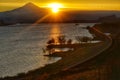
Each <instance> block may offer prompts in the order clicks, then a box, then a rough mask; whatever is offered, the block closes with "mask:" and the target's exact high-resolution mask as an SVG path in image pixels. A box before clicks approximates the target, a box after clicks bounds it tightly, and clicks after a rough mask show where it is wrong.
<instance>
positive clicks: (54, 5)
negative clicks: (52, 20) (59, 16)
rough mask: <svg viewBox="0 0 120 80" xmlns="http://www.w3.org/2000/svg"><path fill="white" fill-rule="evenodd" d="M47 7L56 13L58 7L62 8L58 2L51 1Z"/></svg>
mask: <svg viewBox="0 0 120 80" xmlns="http://www.w3.org/2000/svg"><path fill="white" fill-rule="evenodd" d="M48 7H50V8H51V9H52V12H53V13H58V12H59V9H60V8H62V7H63V6H62V4H60V3H51V4H49V5H48Z"/></svg>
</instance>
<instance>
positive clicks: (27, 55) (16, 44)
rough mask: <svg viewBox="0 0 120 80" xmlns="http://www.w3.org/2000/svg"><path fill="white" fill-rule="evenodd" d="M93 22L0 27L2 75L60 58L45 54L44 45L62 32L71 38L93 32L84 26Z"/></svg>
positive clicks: (23, 70) (0, 67) (16, 72)
mask: <svg viewBox="0 0 120 80" xmlns="http://www.w3.org/2000/svg"><path fill="white" fill-rule="evenodd" d="M93 25H94V24H93V23H79V25H75V23H58V24H57V23H56V24H39V25H32V24H16V25H9V26H1V27H0V77H5V76H15V75H17V74H18V73H22V72H24V73H26V72H28V71H30V70H34V69H37V68H40V67H44V66H45V65H46V64H51V63H54V62H56V61H58V60H60V59H61V58H60V57H45V56H43V55H44V54H45V53H43V52H42V48H43V47H45V46H46V42H47V41H48V40H49V39H50V38H52V37H57V36H59V35H65V36H66V38H67V39H73V40H74V41H73V42H76V41H75V36H90V37H92V36H91V34H90V33H89V32H88V31H87V30H86V29H84V28H85V27H86V26H93Z"/></svg>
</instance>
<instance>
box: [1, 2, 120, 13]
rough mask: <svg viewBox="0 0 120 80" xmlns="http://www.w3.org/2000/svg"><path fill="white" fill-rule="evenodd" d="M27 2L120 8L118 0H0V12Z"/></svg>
mask: <svg viewBox="0 0 120 80" xmlns="http://www.w3.org/2000/svg"><path fill="white" fill-rule="evenodd" d="M28 2H32V3H34V4H36V5H38V6H39V7H45V6H47V5H48V4H50V3H54V2H57V3H61V4H62V5H63V6H64V7H65V8H71V9H78V10H120V0H0V12H2V11H7V10H12V9H15V8H17V7H20V6H23V5H25V4H26V3H28Z"/></svg>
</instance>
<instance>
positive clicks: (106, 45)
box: [13, 31, 112, 79]
mask: <svg viewBox="0 0 120 80" xmlns="http://www.w3.org/2000/svg"><path fill="white" fill-rule="evenodd" d="M96 32H97V34H100V36H101V37H104V38H105V41H104V42H105V44H104V49H103V48H102V50H100V52H99V53H97V54H96V55H94V56H93V55H92V56H89V57H88V58H87V59H85V60H83V61H80V62H78V63H74V62H73V63H74V65H73V64H70V65H72V66H69V65H67V66H66V65H63V64H59V65H58V67H56V66H54V65H57V64H58V63H61V61H58V62H57V63H53V64H51V65H52V66H51V65H47V68H46V69H45V68H42V69H39V70H38V71H40V70H42V71H43V72H42V71H41V72H38V73H39V75H40V74H42V73H47V72H49V74H51V73H52V74H54V73H57V72H60V71H64V70H68V69H69V68H72V67H74V66H76V65H78V64H81V63H84V62H86V61H88V60H89V59H91V58H93V57H95V56H97V55H99V54H100V53H101V52H103V51H104V50H106V49H108V48H109V47H110V46H111V44H112V39H111V38H110V37H109V36H106V35H105V34H104V33H102V32H99V31H96ZM98 47H99V46H98ZM92 48H95V47H94V46H93V47H92ZM90 49H91V48H90ZM76 52H79V50H78V51H76ZM74 54H75V53H74ZM68 58H69V57H68ZM63 60H64V59H63ZM77 61H79V60H77ZM67 63H69V61H68V62H67ZM49 66H51V67H50V68H48V67H49ZM59 66H61V67H59ZM63 66H64V67H65V68H64V67H63ZM55 67H56V68H57V69H58V68H61V69H58V70H54V71H52V70H53V69H54V68H55ZM43 69H45V70H43ZM47 69H48V71H46V70H47ZM49 69H51V70H49ZM51 71H52V72H51ZM35 72H37V70H35ZM31 73H32V74H34V71H32V72H31V71H30V72H28V73H27V74H28V75H29V74H31ZM27 74H23V76H25V75H27ZM16 77H17V76H16ZM13 78H14V77H13ZM19 78H20V77H18V79H19Z"/></svg>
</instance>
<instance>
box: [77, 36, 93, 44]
mask: <svg viewBox="0 0 120 80" xmlns="http://www.w3.org/2000/svg"><path fill="white" fill-rule="evenodd" d="M75 39H76V40H77V41H78V42H79V43H83V42H84V43H87V42H91V41H92V38H91V37H87V36H76V37H75Z"/></svg>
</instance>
